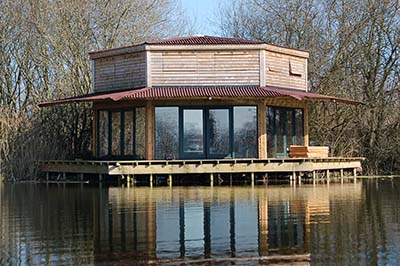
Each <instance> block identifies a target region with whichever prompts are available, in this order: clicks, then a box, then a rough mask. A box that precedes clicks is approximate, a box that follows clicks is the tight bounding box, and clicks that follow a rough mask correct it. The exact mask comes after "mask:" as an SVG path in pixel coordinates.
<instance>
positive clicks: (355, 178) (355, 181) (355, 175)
mask: <svg viewBox="0 0 400 266" xmlns="http://www.w3.org/2000/svg"><path fill="white" fill-rule="evenodd" d="M353 176H354V184H355V183H357V169H356V168H353Z"/></svg>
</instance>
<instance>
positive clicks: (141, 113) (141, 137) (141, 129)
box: [135, 107, 146, 159]
mask: <svg viewBox="0 0 400 266" xmlns="http://www.w3.org/2000/svg"><path fill="white" fill-rule="evenodd" d="M145 112H146V111H145V109H144V107H140V108H136V121H135V125H136V130H135V132H136V139H135V140H136V143H135V145H136V158H138V159H144V158H145V156H146V147H145V141H146V137H145V136H146V133H145V132H146V131H145V130H146V113H145Z"/></svg>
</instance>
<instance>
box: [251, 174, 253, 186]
mask: <svg viewBox="0 0 400 266" xmlns="http://www.w3.org/2000/svg"><path fill="white" fill-rule="evenodd" d="M251 186H253V187H254V173H251Z"/></svg>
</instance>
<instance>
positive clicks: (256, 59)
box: [90, 36, 308, 92]
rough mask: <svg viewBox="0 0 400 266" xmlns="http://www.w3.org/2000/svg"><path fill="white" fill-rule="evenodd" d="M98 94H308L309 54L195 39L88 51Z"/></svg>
mask: <svg viewBox="0 0 400 266" xmlns="http://www.w3.org/2000/svg"><path fill="white" fill-rule="evenodd" d="M90 59H91V60H92V62H93V80H94V84H93V90H94V92H105V91H119V90H128V89H135V88H142V87H163V86H168V87H170V86H178V87H179V86H182V87H188V86H272V87H278V88H287V89H297V90H303V91H306V90H307V59H308V52H306V51H302V50H297V49H292V48H285V47H281V46H276V45H271V44H266V43H264V42H261V41H254V40H244V39H236V38H221V37H212V36H192V37H180V38H174V39H167V40H161V41H151V42H145V43H143V44H139V45H134V46H127V47H120V48H115V49H109V50H102V51H96V52H92V53H90Z"/></svg>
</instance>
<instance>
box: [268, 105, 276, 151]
mask: <svg viewBox="0 0 400 266" xmlns="http://www.w3.org/2000/svg"><path fill="white" fill-rule="evenodd" d="M267 110H268V111H267V112H268V113H267V117H268V121H267V150H268V158H273V157H275V137H274V123H275V119H274V109H273V108H272V107H268V109H267Z"/></svg>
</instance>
